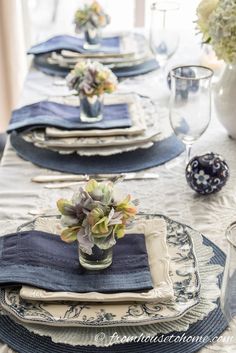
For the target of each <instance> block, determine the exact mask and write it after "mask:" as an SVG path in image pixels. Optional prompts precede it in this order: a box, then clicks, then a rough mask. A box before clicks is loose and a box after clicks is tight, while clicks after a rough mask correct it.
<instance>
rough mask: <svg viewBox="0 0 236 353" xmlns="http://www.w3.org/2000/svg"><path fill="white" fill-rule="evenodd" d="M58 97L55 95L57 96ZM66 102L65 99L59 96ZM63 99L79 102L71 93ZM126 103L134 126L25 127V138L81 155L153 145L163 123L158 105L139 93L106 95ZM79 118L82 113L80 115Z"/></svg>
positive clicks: (109, 99)
mask: <svg viewBox="0 0 236 353" xmlns="http://www.w3.org/2000/svg"><path fill="white" fill-rule="evenodd" d="M53 100H54V101H55V98H54V99H53ZM58 102H59V103H62V99H61V98H60V99H59V100H58ZM63 103H67V104H70V105H78V100H77V99H76V98H75V97H73V96H71V97H70V98H66V99H64V101H63ZM112 104H116V105H119V104H122V105H124V104H125V105H127V106H128V113H129V117H130V120H131V126H130V127H127V128H112V129H93V128H92V126H93V124H91V128H90V129H87V130H66V129H58V128H54V127H46V128H44V129H36V130H31V131H25V132H24V133H23V135H22V136H23V138H24V140H25V141H27V142H30V143H33V144H34V145H36V146H37V147H41V148H44V149H49V150H53V151H56V152H59V153H61V154H71V153H74V152H76V153H77V154H79V155H81V156H94V155H100V156H109V155H114V154H118V153H122V152H128V151H134V150H137V149H140V148H150V147H152V146H153V144H154V142H156V141H158V140H160V136H161V134H160V126H159V124H158V120H157V117H156V114H155V109H154V107H153V106H152V104H151V102H150V100H147V99H139V98H138V97H137V96H135V95H130V94H129V95H126V94H125V95H122V94H116V95H113V96H112V95H111V96H107V97H106V98H105V105H112ZM78 119H79V117H78Z"/></svg>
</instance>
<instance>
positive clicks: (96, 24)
mask: <svg viewBox="0 0 236 353" xmlns="http://www.w3.org/2000/svg"><path fill="white" fill-rule="evenodd" d="M109 22H110V16H109V15H108V14H107V13H105V11H104V10H103V9H102V7H101V6H100V4H99V3H98V2H96V1H94V2H93V3H92V4H91V5H87V4H85V6H84V7H83V8H80V9H78V10H77V11H76V13H75V15H74V24H75V36H71V35H57V36H55V37H52V38H50V39H48V40H47V41H45V42H42V43H39V44H36V45H34V46H33V47H32V48H31V49H30V50H29V51H28V54H32V55H34V65H35V67H36V68H38V69H39V70H41V71H43V72H44V73H46V74H49V75H56V76H60V77H65V76H66V75H67V74H68V73H69V71H70V70H71V69H72V68H73V67H74V65H75V64H76V63H77V62H79V61H83V60H84V59H89V60H96V61H99V62H101V63H102V64H104V65H105V66H107V67H109V68H110V69H111V70H112V71H113V72H114V73H115V74H116V76H117V77H119V78H122V77H132V76H136V75H141V74H146V73H148V72H151V71H154V70H156V69H158V67H159V65H158V62H157V61H156V59H155V57H154V56H153V54H152V51H151V50H150V48H149V45H148V42H147V40H146V38H145V37H144V36H143V35H142V34H139V33H129V32H127V33H125V32H120V33H119V32H118V33H114V34H110V33H105V34H104V31H102V29H103V28H104V27H106V26H107V25H108V24H109Z"/></svg>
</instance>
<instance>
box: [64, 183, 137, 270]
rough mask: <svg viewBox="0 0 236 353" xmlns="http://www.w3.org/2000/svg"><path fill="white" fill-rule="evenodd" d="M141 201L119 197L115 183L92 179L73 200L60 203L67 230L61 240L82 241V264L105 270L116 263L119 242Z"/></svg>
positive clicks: (86, 266) (79, 244) (80, 256)
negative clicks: (114, 259)
mask: <svg viewBox="0 0 236 353" xmlns="http://www.w3.org/2000/svg"><path fill="white" fill-rule="evenodd" d="M136 204H137V201H136V200H134V201H133V202H131V196H130V195H128V196H127V197H125V198H124V199H122V200H118V198H117V197H116V196H115V190H114V184H113V183H112V182H101V183H99V182H97V181H96V180H94V179H91V180H90V181H89V182H88V183H87V185H86V186H85V188H81V189H80V190H79V192H78V193H75V194H74V196H73V198H72V199H71V200H65V199H60V200H58V202H57V207H58V209H59V211H60V213H61V214H62V217H61V222H62V225H63V226H64V227H65V228H64V229H63V231H62V233H61V239H62V240H63V241H65V242H68V243H70V242H74V241H78V246H79V260H80V263H81V265H82V266H83V267H85V268H88V269H103V268H106V267H108V266H110V264H111V263H112V248H113V246H114V245H115V244H116V239H119V238H122V237H123V236H124V235H125V230H126V227H127V225H128V224H129V221H130V220H131V219H132V218H133V217H134V216H135V214H136V207H135V205H136Z"/></svg>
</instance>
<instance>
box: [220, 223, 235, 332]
mask: <svg viewBox="0 0 236 353" xmlns="http://www.w3.org/2000/svg"><path fill="white" fill-rule="evenodd" d="M226 238H227V240H228V252H227V258H226V263H225V270H224V278H223V283H222V288H221V308H222V311H223V313H224V315H225V317H226V319H227V321H228V323H229V326H230V327H231V329H233V330H234V332H235V330H236V222H234V223H232V224H231V225H230V226H229V227H228V228H227V230H226Z"/></svg>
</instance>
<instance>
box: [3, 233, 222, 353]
mask: <svg viewBox="0 0 236 353" xmlns="http://www.w3.org/2000/svg"><path fill="white" fill-rule="evenodd" d="M204 244H205V245H207V246H210V247H211V248H212V249H213V251H214V257H213V258H212V259H211V261H210V263H211V264H219V265H222V266H224V264H225V254H224V253H223V252H222V251H221V250H220V249H219V248H218V247H217V246H216V245H215V244H214V243H212V242H211V241H210V240H208V239H207V238H204ZM221 279H222V275H221V276H220V277H219V286H221ZM226 327H227V322H226V320H225V318H224V316H223V313H222V311H221V309H220V305H219V301H218V302H217V307H216V309H214V310H213V311H212V312H211V313H210V314H209V315H208V316H207V317H206V318H204V319H203V320H201V321H198V322H197V323H195V324H193V325H191V326H190V327H189V329H188V330H187V331H186V332H175V333H174V332H173V333H172V334H174V335H176V336H181V335H182V334H183V333H185V336H187V337H188V336H202V337H204V338H205V339H204V342H203V341H198V342H186V341H185V342H183V341H182V342H177V343H169V342H167V343H164V342H163V341H162V342H158V343H128V344H118V345H114V346H111V347H103V348H101V347H94V346H70V345H66V344H61V343H57V344H56V343H53V342H52V341H51V339H50V338H49V337H41V336H38V335H35V334H33V333H30V332H29V331H28V330H26V329H25V328H24V327H23V326H21V325H19V324H17V323H16V322H14V321H13V320H11V319H10V318H9V317H8V316H5V315H4V316H0V339H1V340H2V341H3V342H5V343H7V344H8V345H9V346H10V347H11V348H12V349H14V350H16V351H17V352H18V353H32V352H34V353H45V352H50V353H101V352H102V353H119V352H120V353H132V352H134V353H143V352H145V353H182V352H186V353H193V352H196V351H198V350H199V349H200V348H202V347H203V346H204V345H206V344H207V343H208V342H210V341H211V339H212V338H214V337H216V336H219V335H220V334H221V333H222V332H223V331H224V330H225V329H226ZM168 336H170V334H169V335H168Z"/></svg>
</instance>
